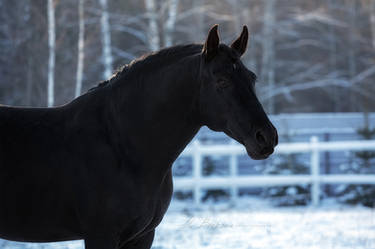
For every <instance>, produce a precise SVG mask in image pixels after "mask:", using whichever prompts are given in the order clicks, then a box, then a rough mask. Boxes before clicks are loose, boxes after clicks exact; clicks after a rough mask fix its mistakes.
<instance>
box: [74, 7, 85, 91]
mask: <svg viewBox="0 0 375 249" xmlns="http://www.w3.org/2000/svg"><path fill="white" fill-rule="evenodd" d="M84 3H85V1H84V0H79V3H78V15H79V34H78V58H77V76H76V90H75V97H76V98H77V97H78V96H79V95H81V91H82V75H83V62H84V57H85V51H84V48H85V40H84V39H85V19H84V18H85V17H84Z"/></svg>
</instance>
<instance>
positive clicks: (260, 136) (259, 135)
mask: <svg viewBox="0 0 375 249" xmlns="http://www.w3.org/2000/svg"><path fill="white" fill-rule="evenodd" d="M255 140H256V142H257V143H258V145H259V146H262V147H263V146H264V145H266V144H267V141H266V136H265V134H264V132H263V131H262V130H258V131H257V132H256V133H255Z"/></svg>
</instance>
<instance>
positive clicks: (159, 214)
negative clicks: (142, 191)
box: [126, 175, 173, 237]
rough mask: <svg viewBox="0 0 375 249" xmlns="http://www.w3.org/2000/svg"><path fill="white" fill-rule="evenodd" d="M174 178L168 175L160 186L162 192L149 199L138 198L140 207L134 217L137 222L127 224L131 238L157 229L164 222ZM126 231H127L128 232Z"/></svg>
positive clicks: (157, 192)
mask: <svg viewBox="0 0 375 249" xmlns="http://www.w3.org/2000/svg"><path fill="white" fill-rule="evenodd" d="M172 192H173V188H172V176H171V175H168V176H167V177H166V179H165V180H164V181H163V183H162V185H161V186H160V190H159V191H156V192H155V193H153V195H150V196H149V197H148V198H144V196H142V195H140V196H138V198H139V202H137V203H138V205H137V206H138V207H141V208H136V207H135V209H134V213H133V217H137V219H136V221H135V222H134V223H133V222H132V223H131V224H129V223H128V224H127V226H126V227H127V229H129V227H131V230H132V232H131V234H132V236H130V237H134V236H135V237H138V236H142V235H143V234H146V233H147V232H149V231H151V230H153V229H155V228H156V227H157V226H158V225H159V224H160V222H161V221H162V219H163V217H164V215H165V213H166V211H167V209H168V206H169V203H170V201H171V197H172ZM127 229H126V230H127Z"/></svg>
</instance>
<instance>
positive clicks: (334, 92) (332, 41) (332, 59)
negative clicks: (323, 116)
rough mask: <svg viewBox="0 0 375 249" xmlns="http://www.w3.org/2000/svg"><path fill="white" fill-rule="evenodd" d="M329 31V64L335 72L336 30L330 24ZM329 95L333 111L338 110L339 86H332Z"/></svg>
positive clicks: (331, 8) (332, 4)
mask: <svg viewBox="0 0 375 249" xmlns="http://www.w3.org/2000/svg"><path fill="white" fill-rule="evenodd" d="M328 6H329V10H330V13H335V6H334V0H329V2H328ZM329 33H330V39H329V65H330V70H331V72H335V71H336V70H337V58H336V56H337V41H336V32H335V28H334V26H333V25H332V24H330V25H329ZM331 89H332V90H331V96H332V99H333V108H332V109H333V111H334V112H338V111H340V109H341V108H340V102H341V99H340V95H341V94H340V92H341V91H340V88H339V87H338V86H332V87H331Z"/></svg>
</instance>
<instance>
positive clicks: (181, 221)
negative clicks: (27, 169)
mask: <svg viewBox="0 0 375 249" xmlns="http://www.w3.org/2000/svg"><path fill="white" fill-rule="evenodd" d="M181 210H182V211H181ZM3 243H4V242H3ZM0 245H1V249H5V248H6V249H8V248H12V249H15V248H17V249H19V248H41V249H52V248H56V249H57V248H58V249H82V248H83V244H82V242H70V243H69V242H68V243H53V244H20V243H13V242H5V243H4V244H0ZM153 248H154V249H192V248H194V249H199V248H202V249H203V248H204V249H216V248H218V249H219V248H226V249H228V248H230V249H231V248H233V249H242V248H243V249H245V248H246V249H247V248H262V249H263V248H272V249H277V248H280V249H290V248H293V249H298V248H301V249H302V248H303V249H313V248H314V249H315V248H316V249H318V248H319V249H328V248H329V249H349V248H351V249H352V248H356V249H365V248H366V249H374V248H375V210H374V209H369V208H364V207H349V206H342V205H338V204H330V203H327V202H326V203H323V206H322V207H320V208H312V207H293V208H275V207H270V206H269V205H267V204H266V203H264V202H260V201H258V200H247V201H241V204H240V205H237V206H236V207H233V206H228V205H207V206H204V207H202V208H201V209H200V210H196V209H192V208H188V207H187V205H186V204H176V203H173V204H172V206H171V209H170V210H169V211H168V213H167V215H166V216H165V218H164V220H163V222H162V224H161V225H160V226H159V227H158V229H157V233H156V237H155V241H154V244H153Z"/></svg>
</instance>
